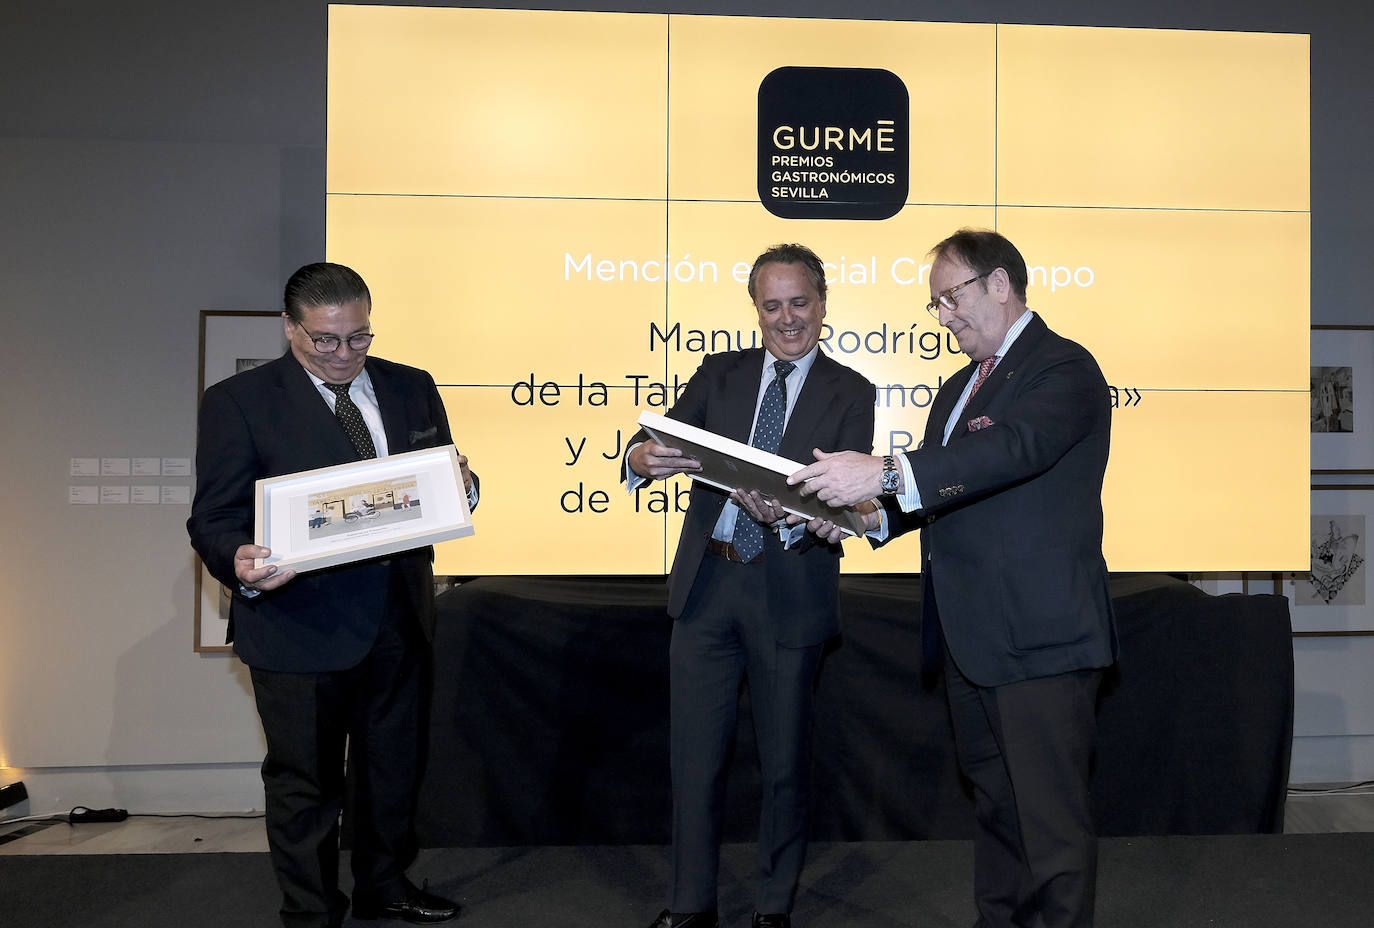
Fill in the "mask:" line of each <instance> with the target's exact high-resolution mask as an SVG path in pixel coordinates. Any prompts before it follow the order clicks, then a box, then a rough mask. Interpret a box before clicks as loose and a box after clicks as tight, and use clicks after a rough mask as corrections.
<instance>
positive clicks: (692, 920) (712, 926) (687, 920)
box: [649, 909, 720, 928]
mask: <svg viewBox="0 0 1374 928" xmlns="http://www.w3.org/2000/svg"><path fill="white" fill-rule="evenodd" d="M649 928H720V919H719V918H718V917H717V916H716V911H715V909H712V910H711V911H709V912H669V911H668V910H667V909H664V910H663V911H662V912H659V913H658V918H656V919H654V920H653V921H652V922H650V923H649Z"/></svg>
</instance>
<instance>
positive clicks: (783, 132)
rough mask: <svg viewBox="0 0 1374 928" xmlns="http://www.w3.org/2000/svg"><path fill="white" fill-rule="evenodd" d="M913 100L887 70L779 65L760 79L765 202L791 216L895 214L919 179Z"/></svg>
mask: <svg viewBox="0 0 1374 928" xmlns="http://www.w3.org/2000/svg"><path fill="white" fill-rule="evenodd" d="M910 107H911V99H910V96H909V95H908V94H907V89H906V85H905V84H903V83H902V79H901V78H900V77H898V76H897V75H895V74H893V73H892V72H891V71H885V70H882V69H880V68H778V69H777V70H776V71H772V72H771V73H769V74H768V76H767V77H765V78H764V79H763V82H762V83H760V84H759V145H758V152H759V174H758V190H759V202H761V203H762V204H763V205H764V207H765V208H766V209H767V210H768V211H769V212H770V213H772V214H773V215H774V216H781V217H782V218H784V219H887V218H889V217H892V216H895V215H897V213H898V212H900V211H901V209H902V206H903V205H904V204H905V203H906V195H907V190H908V187H909V186H910V180H911V141H910V140H911V129H910V115H909V114H910Z"/></svg>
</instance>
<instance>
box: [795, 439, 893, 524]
mask: <svg viewBox="0 0 1374 928" xmlns="http://www.w3.org/2000/svg"><path fill="white" fill-rule="evenodd" d="M812 453H813V454H815V455H816V463H815V464H808V465H806V466H805V467H803V468H802V469H801V470H799V471H797V472H796V473H795V474H793V475H792V476H790V477H788V478H787V482H788V483H789V484H790V485H792V486H796V485H797V484H799V483H800V484H802V491H801V492H802V496H812V495H814V496H815V497H816V498H817V499H819V500H820V501H821V502H823V503H825V504H826V505H827V506H834V507H835V508H837V509H839V508H842V507H844V506H854V505H857V504H859V503H861V502H863V501H864V500H866V499H872V498H873V497H875V496H877V495H879V494H880V493H881V492H882V476H883V459H882V458H880V457H874V456H873V455H871V454H860V453H859V452H857V451H836V452H834V453H827V452H825V451H822V450H821V449H819V448H816V449H815V450H814V451H813V452H812Z"/></svg>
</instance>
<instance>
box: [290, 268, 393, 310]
mask: <svg viewBox="0 0 1374 928" xmlns="http://www.w3.org/2000/svg"><path fill="white" fill-rule="evenodd" d="M283 299H284V302H283V304H282V305H283V307H284V308H285V310H286V314H287V315H288V316H290V317H291V319H292V320H293V321H295V322H296V323H297V324H298V325H299V324H300V323H301V322H304V321H305V312H304V311H305V308H306V307H307V306H342V305H343V304H344V303H352V302H353V301H355V300H362V301H364V302H366V303H367V306H368V309H369V310H370V309H371V308H372V293H371V291H369V290H368V289H367V284H366V282H364V281H363V279H362V277H360V276H359V275H358V272H357V271H355V270H353V268H351V267H344V266H343V265H342V264H330V263H328V262H327V261H320V262H318V263H316V264H307V265H306V266H305V267H303V268H301V269H300V270H299V271H297V272H296V273H294V274H292V275H291V279H290V280H288V281H287V282H286V293H285V295H284V298H283Z"/></svg>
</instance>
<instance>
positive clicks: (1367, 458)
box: [1310, 325, 1374, 474]
mask: <svg viewBox="0 0 1374 928" xmlns="http://www.w3.org/2000/svg"><path fill="white" fill-rule="evenodd" d="M1311 367H1312V377H1311V389H1312V393H1311V416H1310V421H1311V426H1312V428H1311V431H1312V473H1314V474H1374V326H1367V325H1366V326H1336V325H1314V326H1312V359H1311Z"/></svg>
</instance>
